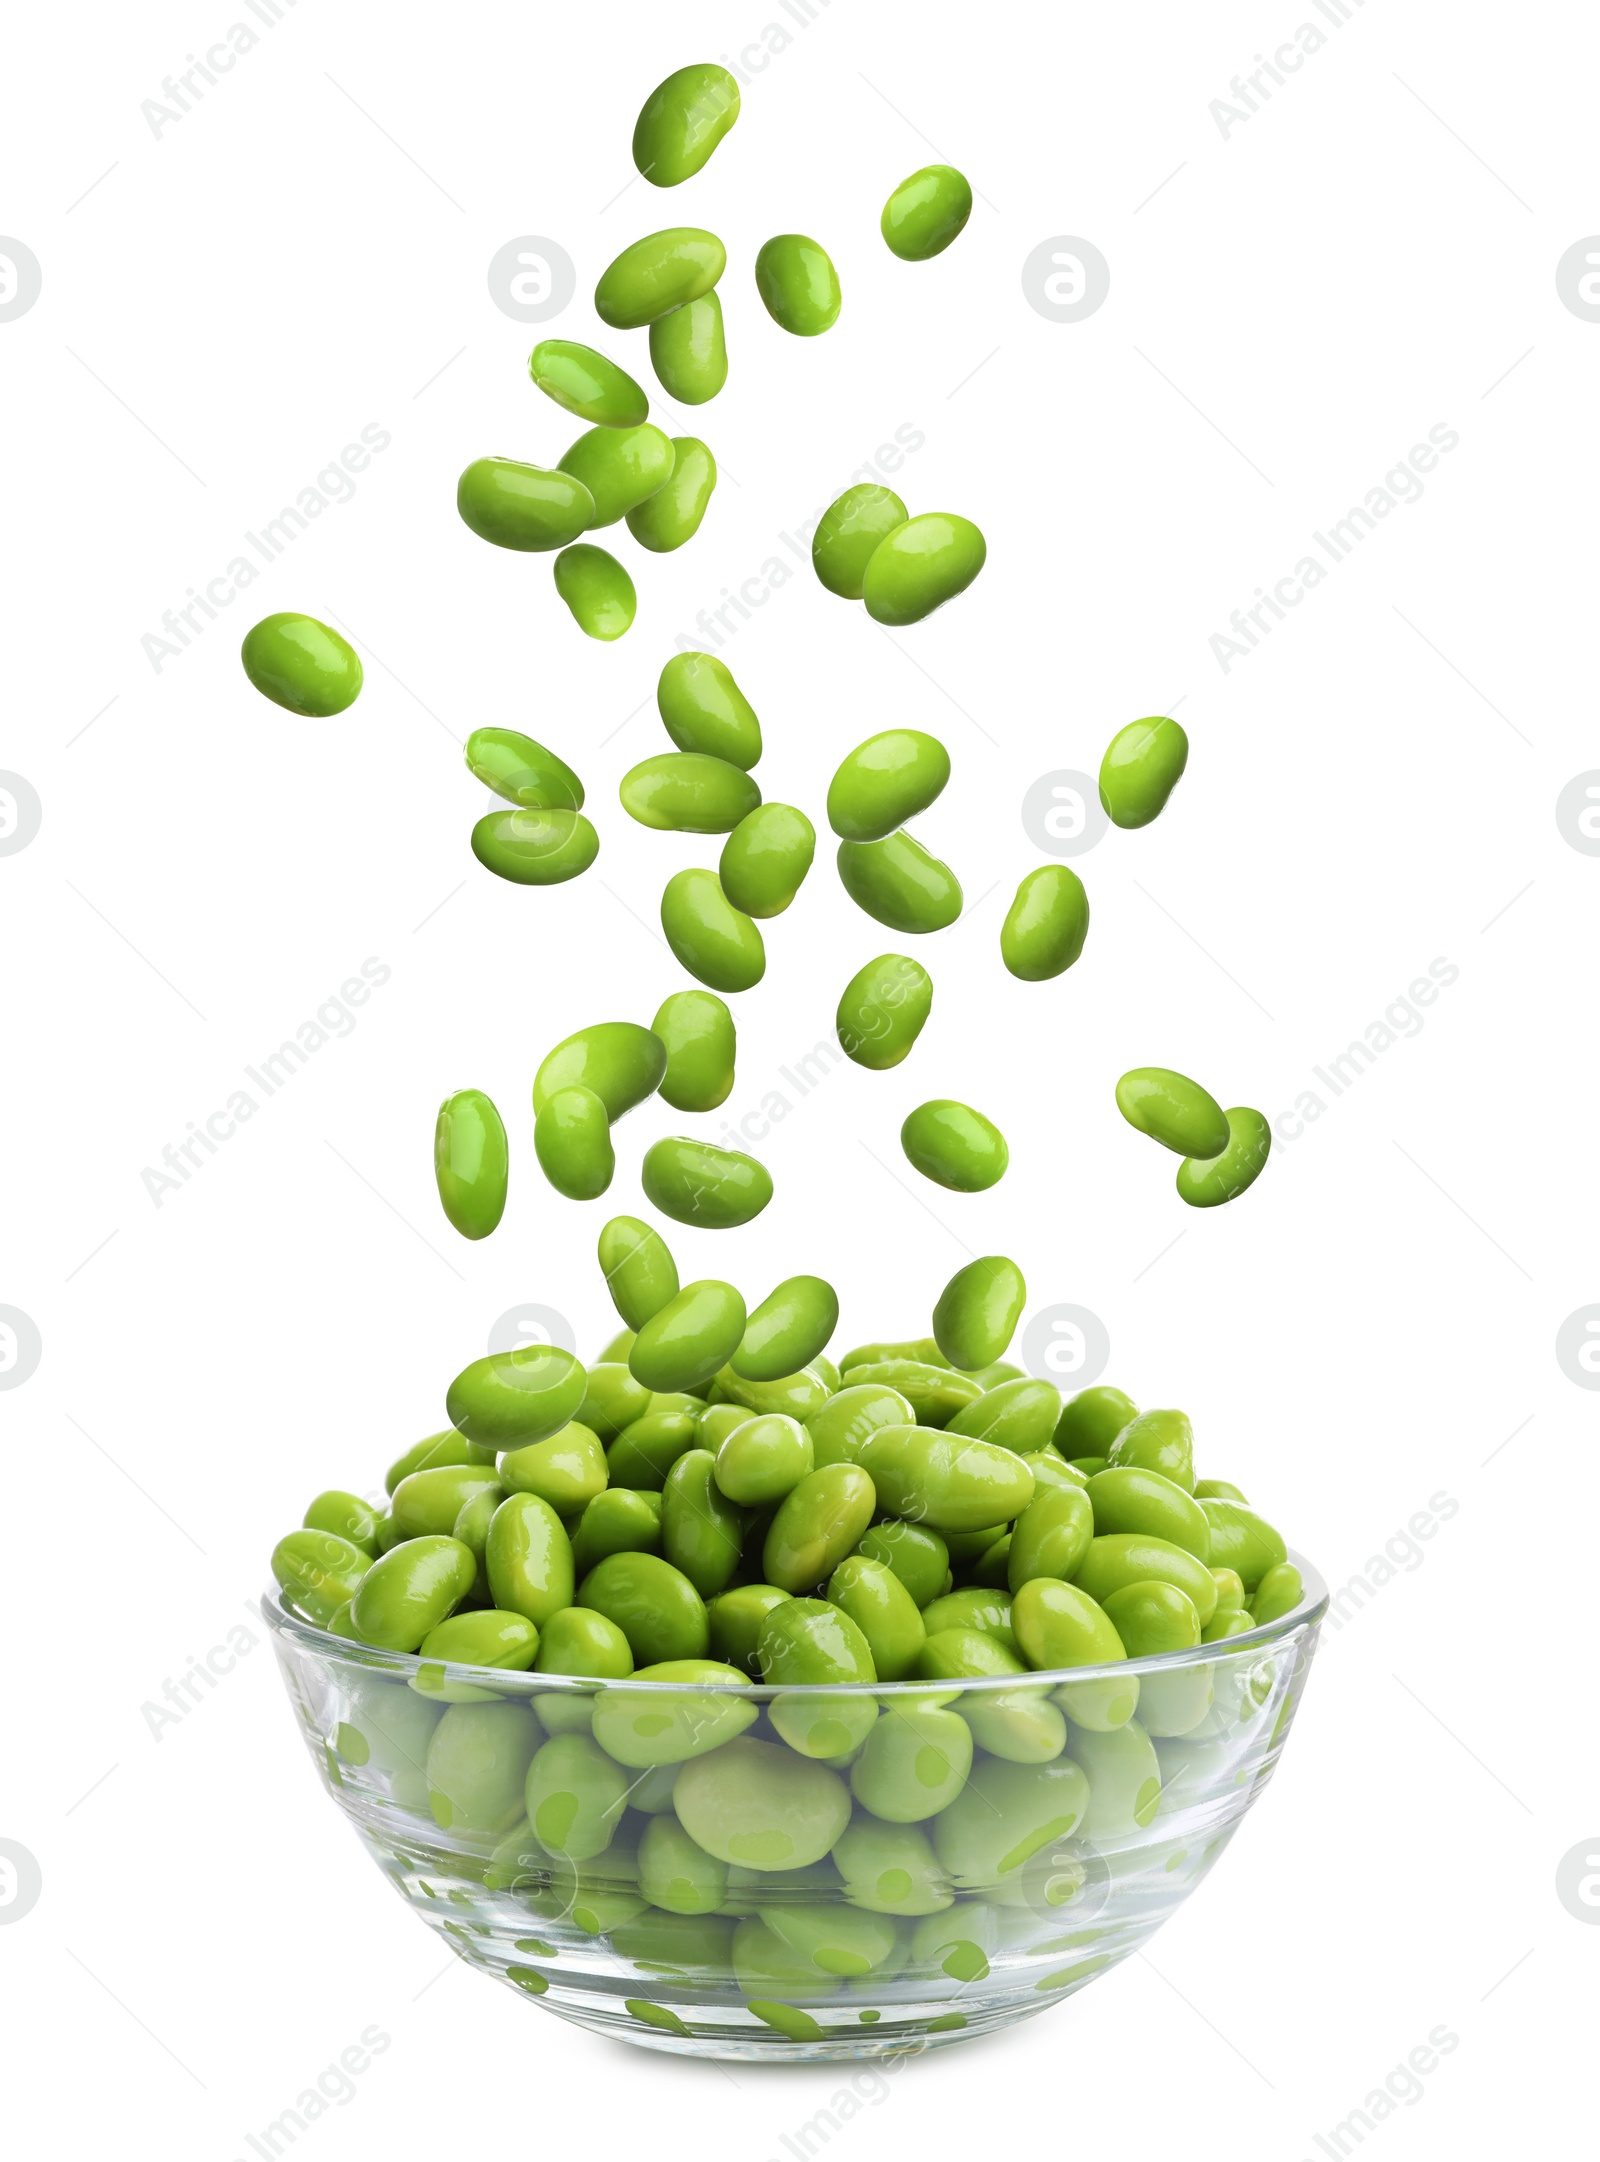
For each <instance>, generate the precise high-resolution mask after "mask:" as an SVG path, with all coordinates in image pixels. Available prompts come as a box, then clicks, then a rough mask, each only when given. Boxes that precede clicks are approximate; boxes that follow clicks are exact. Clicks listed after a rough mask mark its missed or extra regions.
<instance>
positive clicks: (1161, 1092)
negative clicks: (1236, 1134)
mask: <svg viewBox="0 0 1600 2162" xmlns="http://www.w3.org/2000/svg"><path fill="white" fill-rule="evenodd" d="M1117 1109H1118V1110H1119V1111H1120V1112H1121V1113H1122V1115H1123V1117H1124V1118H1125V1119H1126V1120H1127V1122H1128V1124H1129V1125H1130V1126H1132V1127H1133V1128H1134V1129H1135V1130H1136V1131H1137V1132H1139V1133H1141V1134H1148V1135H1149V1136H1150V1139H1151V1140H1152V1141H1159V1142H1160V1143H1161V1146H1162V1147H1163V1148H1167V1149H1171V1150H1173V1151H1174V1152H1175V1154H1177V1155H1179V1156H1200V1157H1211V1156H1220V1155H1221V1154H1222V1151H1223V1150H1224V1149H1225V1148H1226V1147H1227V1146H1228V1142H1229V1140H1230V1138H1231V1130H1230V1128H1229V1125H1228V1115H1227V1113H1226V1112H1225V1111H1224V1110H1223V1108H1222V1106H1221V1104H1219V1103H1218V1102H1217V1099H1216V1098H1215V1097H1214V1096H1212V1095H1211V1094H1209V1093H1208V1092H1207V1091H1206V1090H1205V1089H1203V1088H1202V1087H1201V1086H1200V1084H1199V1082H1198V1081H1191V1080H1190V1079H1189V1077H1188V1076H1187V1074H1181V1073H1174V1072H1173V1071H1172V1069H1171V1068H1170V1067H1167V1066H1134V1067H1131V1068H1130V1069H1129V1071H1128V1072H1127V1073H1125V1074H1124V1075H1123V1076H1122V1079H1121V1080H1120V1081H1119V1082H1118V1083H1117Z"/></svg>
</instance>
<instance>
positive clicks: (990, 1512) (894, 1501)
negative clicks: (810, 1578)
mask: <svg viewBox="0 0 1600 2162" xmlns="http://www.w3.org/2000/svg"><path fill="white" fill-rule="evenodd" d="M860 1468H861V1470H862V1471H864V1472H865V1473H866V1475H867V1477H868V1478H869V1479H870V1480H871V1482H872V1485H873V1487H874V1489H875V1490H876V1493H877V1496H878V1502H879V1506H880V1507H881V1508H884V1509H886V1510H888V1511H889V1512H890V1514H892V1515H894V1516H899V1517H904V1518H907V1519H908V1520H909V1521H911V1522H913V1523H917V1524H923V1525H927V1526H929V1527H930V1528H931V1529H932V1530H934V1531H939V1532H959V1531H978V1530H981V1529H982V1528H983V1527H984V1526H986V1525H990V1524H1009V1523H1010V1522H1011V1520H1012V1518H1013V1517H1015V1516H1019V1515H1020V1514H1021V1512H1022V1511H1023V1510H1024V1509H1025V1508H1026V1507H1027V1506H1028V1504H1029V1502H1030V1501H1031V1500H1032V1499H1033V1474H1032V1472H1030V1471H1029V1469H1028V1467H1027V1465H1026V1464H1024V1463H1023V1461H1022V1459H1021V1458H1020V1457H1017V1456H1013V1455H1012V1453H1011V1451H1010V1450H1009V1449H1002V1448H998V1447H997V1446H996V1445H995V1444H994V1443H993V1442H989V1441H974V1440H971V1439H970V1438H968V1437H966V1436H964V1435H953V1434H941V1433H938V1432H936V1431H935V1430H934V1429H933V1428H931V1427H923V1426H886V1427H880V1428H879V1430H878V1432H877V1433H875V1434H873V1435H871V1436H870V1437H869V1439H868V1440H867V1441H866V1443H865V1444H864V1445H863V1447H862V1450H861V1458H860ZM817 1476H820V1474H818V1475H817ZM768 1574H769V1576H770V1575H771V1571H770V1570H769V1571H768ZM780 1581H781V1579H779V1578H776V1577H774V1578H773V1582H774V1583H778V1582H780Z"/></svg>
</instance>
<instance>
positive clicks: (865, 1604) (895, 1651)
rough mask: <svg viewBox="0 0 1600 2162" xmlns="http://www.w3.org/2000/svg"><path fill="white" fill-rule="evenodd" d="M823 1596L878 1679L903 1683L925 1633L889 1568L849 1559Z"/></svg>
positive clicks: (849, 1556)
mask: <svg viewBox="0 0 1600 2162" xmlns="http://www.w3.org/2000/svg"><path fill="white" fill-rule="evenodd" d="M824 1597H825V1598H826V1599H827V1601H828V1603H829V1604H830V1605H831V1606H836V1607H838V1608H839V1610H840V1612H841V1613H843V1614H847V1615H848V1616H849V1618H850V1619H851V1621H853V1622H854V1623H855V1625H856V1627H857V1628H858V1629H859V1630H860V1632H861V1634H862V1636H863V1637H865V1639H866V1641H867V1648H868V1649H869V1651H870V1652H871V1654H872V1665H873V1669H874V1671H875V1673H876V1674H877V1677H878V1680H879V1681H880V1682H899V1681H904V1680H905V1678H906V1676H907V1675H908V1674H909V1673H910V1672H911V1670H912V1668H913V1667H914V1666H915V1664H916V1659H917V1654H918V1652H919V1651H921V1649H922V1646H923V1643H924V1641H925V1640H926V1637H927V1634H928V1632H927V1630H926V1628H925V1627H924V1626H923V1620H922V1615H921V1614H920V1612H919V1611H918V1608H917V1603H916V1601H915V1600H914V1599H913V1598H912V1596H911V1594H910V1592H908V1591H907V1590H906V1588H905V1586H904V1585H903V1584H902V1583H901V1581H900V1579H899V1578H898V1577H897V1576H896V1575H895V1573H894V1571H893V1570H892V1569H891V1568H889V1566H888V1565H887V1563H885V1562H881V1561H871V1560H869V1559H868V1558H867V1557H866V1555H864V1554H861V1553H859V1552H857V1553H854V1554H847V1555H846V1556H845V1558H844V1560H843V1561H842V1562H840V1564H839V1566H838V1568H837V1569H835V1570H834V1572H833V1574H832V1576H830V1577H829V1579H828V1588H827V1591H826V1592H825V1593H824ZM869 1806H870V1805H869Z"/></svg>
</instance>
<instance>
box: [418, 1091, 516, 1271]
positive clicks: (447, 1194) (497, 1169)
mask: <svg viewBox="0 0 1600 2162" xmlns="http://www.w3.org/2000/svg"><path fill="white" fill-rule="evenodd" d="M508 1163H509V1151H508V1149H507V1146H506V1129H505V1125H504V1123H503V1121H502V1120H501V1117H500V1114H499V1112H498V1111H497V1110H496V1109H495V1107H494V1104H493V1103H492V1101H491V1100H490V1099H489V1097H487V1096H486V1095H485V1094H484V1093H483V1091H482V1089H457V1090H456V1092H455V1094H454V1095H453V1096H447V1097H446V1098H445V1100H444V1102H443V1103H442V1104H441V1105H440V1106H439V1116H438V1118H437V1119H436V1120H435V1121H434V1128H433V1176H434V1181H435V1183H436V1184H437V1186H438V1189H439V1204H440V1207H441V1208H442V1209H443V1210H444V1213H445V1215H446V1216H447V1217H448V1219H449V1221H450V1223H451V1224H452V1225H453V1227H454V1228H455V1229H456V1230H457V1231H459V1232H460V1234H461V1236H462V1237H463V1238H464V1239H486V1238H487V1237H488V1236H489V1234H490V1232H491V1231H493V1230H494V1228H495V1226H496V1225H497V1224H498V1223H499V1221H500V1219H501V1217H502V1216H503V1215H504V1214H505V1207H506V1177H507V1169H508Z"/></svg>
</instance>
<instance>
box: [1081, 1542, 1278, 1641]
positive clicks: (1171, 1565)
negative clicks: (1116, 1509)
mask: <svg viewBox="0 0 1600 2162" xmlns="http://www.w3.org/2000/svg"><path fill="white" fill-rule="evenodd" d="M1229 1566H1230V1567H1234V1566H1236V1564H1233V1563H1231V1562H1230V1563H1229ZM1239 1574H1240V1575H1241V1576H1244V1571H1243V1570H1242V1569H1241V1570H1240V1571H1239ZM1074 1581H1075V1583H1076V1585H1077V1587H1078V1589H1079V1590H1080V1591H1083V1592H1087V1593H1088V1595H1089V1597H1090V1598H1091V1599H1094V1600H1097V1601H1098V1602H1099V1604H1100V1605H1101V1606H1104V1605H1105V1603H1106V1600H1107V1599H1108V1598H1109V1597H1110V1596H1111V1594H1112V1593H1113V1592H1117V1591H1121V1590H1122V1589H1123V1588H1124V1587H1125V1586H1126V1585H1129V1584H1143V1583H1146V1582H1149V1583H1158V1584H1176V1585H1177V1587H1178V1589H1179V1591H1181V1592H1187V1593H1188V1595H1189V1597H1190V1598H1191V1599H1192V1600H1193V1601H1194V1605H1195V1610H1196V1612H1197V1613H1198V1614H1199V1616H1200V1620H1201V1623H1202V1625H1204V1624H1205V1623H1206V1622H1208V1621H1209V1620H1210V1619H1211V1617H1212V1615H1213V1614H1214V1613H1215V1611H1216V1605H1217V1582H1216V1578H1215V1577H1214V1576H1213V1575H1212V1574H1211V1571H1210V1569H1209V1568H1208V1567H1207V1566H1206V1564H1205V1563H1204V1562H1203V1561H1200V1560H1198V1559H1197V1558H1196V1556H1195V1555H1193V1554H1190V1553H1188V1552H1186V1551H1185V1549H1184V1548H1183V1547H1181V1546H1175V1545H1174V1544H1173V1543H1172V1541H1171V1540H1170V1539H1158V1538H1154V1537H1152V1536H1151V1535H1150V1534H1149V1533H1147V1532H1108V1533H1106V1534H1104V1535H1102V1536H1098V1537H1096V1538H1095V1539H1094V1540H1092V1541H1091V1543H1090V1547H1089V1551H1088V1553H1087V1554H1086V1555H1085V1556H1084V1558H1083V1561H1082V1563H1081V1564H1080V1566H1079V1568H1078V1572H1077V1576H1076V1578H1075V1580H1074ZM1249 1581H1250V1580H1249V1578H1248V1577H1245V1582H1246V1584H1248V1583H1249Z"/></svg>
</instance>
